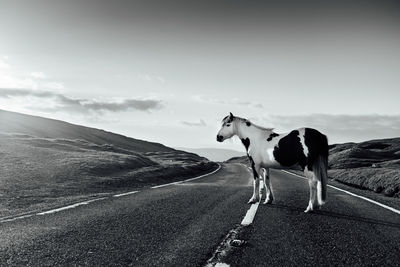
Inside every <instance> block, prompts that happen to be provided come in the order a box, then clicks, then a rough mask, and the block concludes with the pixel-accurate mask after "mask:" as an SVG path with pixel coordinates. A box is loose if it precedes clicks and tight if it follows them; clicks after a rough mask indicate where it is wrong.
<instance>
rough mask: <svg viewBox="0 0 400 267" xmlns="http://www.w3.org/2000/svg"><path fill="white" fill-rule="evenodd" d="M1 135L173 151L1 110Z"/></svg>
mask: <svg viewBox="0 0 400 267" xmlns="http://www.w3.org/2000/svg"><path fill="white" fill-rule="evenodd" d="M0 122H1V123H0V132H7V133H21V134H27V135H31V136H35V137H42V138H61V139H82V140H86V141H88V142H91V143H93V144H97V145H102V144H113V145H114V146H118V147H121V148H124V149H128V150H133V151H136V152H150V151H172V150H173V149H172V148H169V147H166V146H164V145H162V144H158V143H152V142H147V141H143V140H138V139H134V138H130V137H126V136H123V135H120V134H115V133H111V132H107V131H104V130H99V129H95V128H89V127H84V126H80V125H75V124H71V123H67V122H64V121H59V120H53V119H47V118H42V117H37V116H31V115H25V114H20V113H16V112H9V111H5V110H0Z"/></svg>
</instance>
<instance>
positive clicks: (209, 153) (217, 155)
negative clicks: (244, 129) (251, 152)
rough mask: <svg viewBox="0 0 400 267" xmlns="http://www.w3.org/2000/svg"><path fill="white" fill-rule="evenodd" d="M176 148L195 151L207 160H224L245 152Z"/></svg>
mask: <svg viewBox="0 0 400 267" xmlns="http://www.w3.org/2000/svg"><path fill="white" fill-rule="evenodd" d="M177 149H179V150H183V151H187V152H191V153H195V154H197V155H200V156H202V157H205V158H208V159H209V160H212V161H225V160H228V159H230V158H232V157H240V156H243V155H245V154H246V153H245V152H244V151H243V152H239V151H236V150H231V149H221V148H183V147H179V148H177Z"/></svg>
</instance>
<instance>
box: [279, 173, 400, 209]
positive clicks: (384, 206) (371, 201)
mask: <svg viewBox="0 0 400 267" xmlns="http://www.w3.org/2000/svg"><path fill="white" fill-rule="evenodd" d="M281 171H283V172H286V173H289V174H291V175H294V176H297V177H300V178H302V179H306V180H307V178H305V177H303V176H301V175H298V174H295V173H291V172H289V171H285V170H281ZM327 186H328V187H330V188H333V189H336V190H338V191H341V192H344V193H346V194H349V195H351V196H353V197H358V198H361V199H363V200H365V201H368V202H370V203H373V204H375V205H378V206H380V207H382V208H384V209H387V210H390V211H392V212H394V213H397V214H400V210H397V209H395V208H392V207H390V206H387V205H385V204H382V203H379V202H377V201H375V200H372V199H369V198H367V197H363V196H360V195H357V194H355V193H352V192H349V191H347V190H344V189H341V188H338V187H336V186H333V185H329V184H328V185H327Z"/></svg>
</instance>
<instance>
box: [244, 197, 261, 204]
mask: <svg viewBox="0 0 400 267" xmlns="http://www.w3.org/2000/svg"><path fill="white" fill-rule="evenodd" d="M257 202H259V200H258V199H254V198H250V200H249V202H247V204H254V203H257Z"/></svg>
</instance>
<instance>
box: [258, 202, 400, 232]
mask: <svg viewBox="0 0 400 267" xmlns="http://www.w3.org/2000/svg"><path fill="white" fill-rule="evenodd" d="M265 206H266V207H269V208H275V209H284V210H289V211H292V212H301V213H302V214H305V213H304V209H303V208H300V207H294V206H289V205H283V204H275V203H274V204H268V205H265ZM310 214H315V215H320V216H327V217H334V218H339V219H346V220H350V221H355V222H363V223H368V224H375V225H381V226H389V227H394V228H398V229H400V223H394V222H387V221H383V220H376V219H372V218H365V217H360V216H355V215H349V214H342V213H338V212H333V211H326V210H314V211H312V212H311V213H310Z"/></svg>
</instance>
